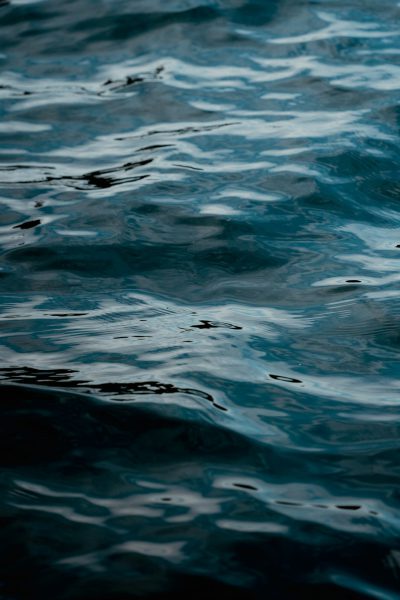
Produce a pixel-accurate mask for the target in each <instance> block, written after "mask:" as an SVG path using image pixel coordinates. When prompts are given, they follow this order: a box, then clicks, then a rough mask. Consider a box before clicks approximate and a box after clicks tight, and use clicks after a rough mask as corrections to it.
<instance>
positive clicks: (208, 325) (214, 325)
mask: <svg viewBox="0 0 400 600" xmlns="http://www.w3.org/2000/svg"><path fill="white" fill-rule="evenodd" d="M190 327H192V328H193V329H221V328H222V329H243V328H242V327H239V325H232V323H223V322H219V321H208V320H204V319H200V323H199V324H198V325H191V326H190Z"/></svg>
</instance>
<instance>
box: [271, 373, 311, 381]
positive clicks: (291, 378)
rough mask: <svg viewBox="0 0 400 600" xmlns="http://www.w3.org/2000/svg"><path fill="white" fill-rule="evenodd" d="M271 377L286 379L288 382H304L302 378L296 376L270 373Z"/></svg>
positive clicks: (278, 379) (279, 379)
mask: <svg viewBox="0 0 400 600" xmlns="http://www.w3.org/2000/svg"><path fill="white" fill-rule="evenodd" d="M269 376H270V377H271V379H276V380H277V381H284V382H286V383H303V382H302V380H301V379H296V378H295V377H287V376H286V375H274V374H272V373H270V374H269Z"/></svg>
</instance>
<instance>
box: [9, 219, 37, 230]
mask: <svg viewBox="0 0 400 600" xmlns="http://www.w3.org/2000/svg"><path fill="white" fill-rule="evenodd" d="M40 223H41V221H40V219H33V220H32V221H25V223H20V224H19V225H14V227H13V229H33V227H37V226H38V225H40Z"/></svg>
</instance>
